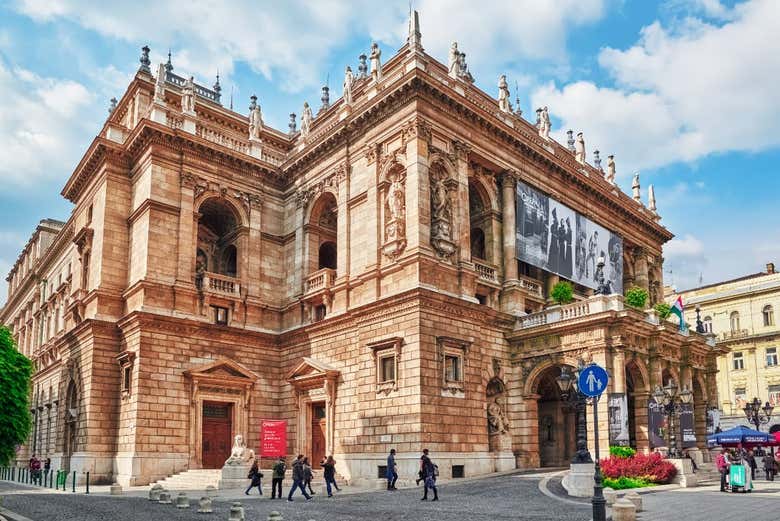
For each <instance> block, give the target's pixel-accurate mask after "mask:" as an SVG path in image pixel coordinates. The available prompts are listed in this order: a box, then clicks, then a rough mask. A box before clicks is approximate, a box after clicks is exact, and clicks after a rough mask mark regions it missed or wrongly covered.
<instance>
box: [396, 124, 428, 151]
mask: <svg viewBox="0 0 780 521" xmlns="http://www.w3.org/2000/svg"><path fill="white" fill-rule="evenodd" d="M416 137H419V138H420V139H422V140H423V141H425V142H426V143H428V144H430V143H431V140H432V139H433V131H432V130H431V125H430V124H429V123H428V122H427V121H425V120H424V119H420V118H415V119H413V120H411V121H409V122H407V123H405V124H404V125H403V127H401V142H402V143H403V145H404V146H405V145H406V144H407V143H408V142H410V141H411V140H412V139H414V138H416Z"/></svg>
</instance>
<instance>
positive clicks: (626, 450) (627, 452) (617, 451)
mask: <svg viewBox="0 0 780 521" xmlns="http://www.w3.org/2000/svg"><path fill="white" fill-rule="evenodd" d="M634 454H636V451H635V450H634V449H632V448H631V447H622V446H620V445H610V447H609V455H610V456H615V457H616V458H630V457H632V456H633V455H634Z"/></svg>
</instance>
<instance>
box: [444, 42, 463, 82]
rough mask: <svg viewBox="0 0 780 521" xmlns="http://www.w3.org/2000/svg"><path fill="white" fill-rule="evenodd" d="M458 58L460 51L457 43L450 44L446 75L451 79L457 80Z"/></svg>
mask: <svg viewBox="0 0 780 521" xmlns="http://www.w3.org/2000/svg"><path fill="white" fill-rule="evenodd" d="M459 58H460V51H458V42H452V45H450V54H449V59H448V70H447V74H449V76H450V77H451V78H457V77H458V73H459V71H460V66H459V62H458V60H459Z"/></svg>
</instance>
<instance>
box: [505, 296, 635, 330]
mask: <svg viewBox="0 0 780 521" xmlns="http://www.w3.org/2000/svg"><path fill="white" fill-rule="evenodd" d="M622 309H623V297H622V296H621V295H596V296H593V297H590V298H588V299H587V300H580V301H577V302H572V303H571V304H565V305H563V306H550V307H548V308H547V309H544V310H542V311H540V312H538V313H531V314H529V315H524V316H521V317H517V322H516V327H515V329H526V328H529V327H536V326H542V325H545V324H553V323H555V322H561V321H564V320H573V319H578V318H581V317H586V316H588V315H593V314H596V313H601V312H603V311H620V310H622Z"/></svg>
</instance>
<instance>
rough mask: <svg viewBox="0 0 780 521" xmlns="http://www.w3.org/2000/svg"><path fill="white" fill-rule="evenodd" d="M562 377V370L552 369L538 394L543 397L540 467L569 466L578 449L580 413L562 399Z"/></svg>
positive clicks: (540, 405)
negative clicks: (560, 377)
mask: <svg viewBox="0 0 780 521" xmlns="http://www.w3.org/2000/svg"><path fill="white" fill-rule="evenodd" d="M560 374H561V369H560V367H558V366H551V367H548V368H547V369H545V370H544V371H543V372H542V373H541V374H540V375H539V378H538V382H539V383H538V386H537V389H536V394H538V395H539V399H538V418H539V465H540V466H541V467H564V466H567V465H568V464H569V462H570V461H571V458H572V456H573V455H574V452H575V451H576V448H577V441H576V423H575V417H576V414H575V411H574V410H573V409H572V408H570V407H568V405H567V404H566V403H564V402H563V400H562V398H561V391H560V388H559V387H558V383H557V382H556V379H557V378H558V376H560Z"/></svg>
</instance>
